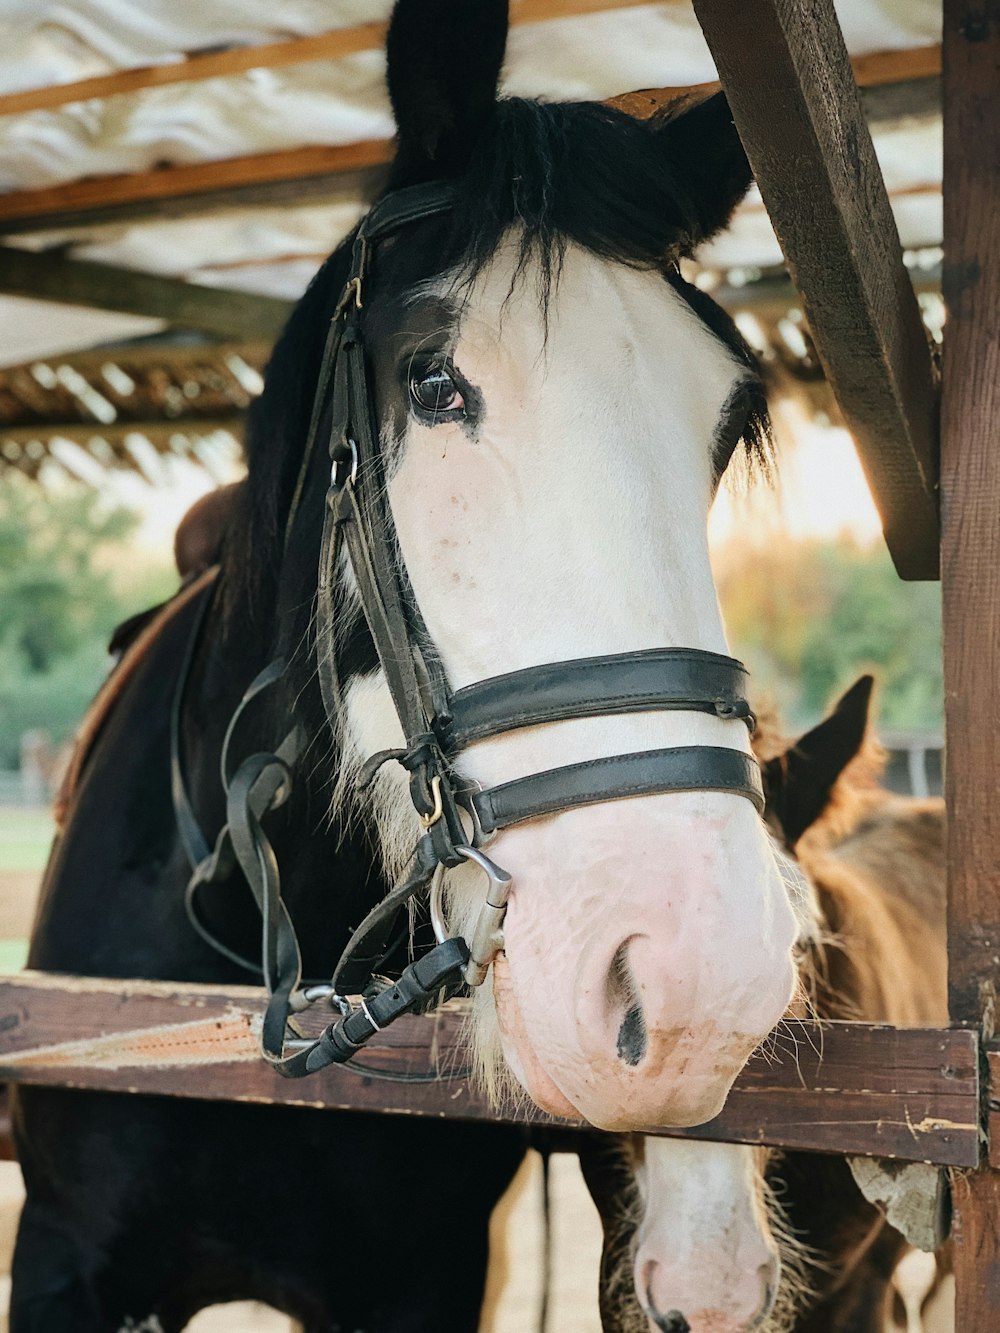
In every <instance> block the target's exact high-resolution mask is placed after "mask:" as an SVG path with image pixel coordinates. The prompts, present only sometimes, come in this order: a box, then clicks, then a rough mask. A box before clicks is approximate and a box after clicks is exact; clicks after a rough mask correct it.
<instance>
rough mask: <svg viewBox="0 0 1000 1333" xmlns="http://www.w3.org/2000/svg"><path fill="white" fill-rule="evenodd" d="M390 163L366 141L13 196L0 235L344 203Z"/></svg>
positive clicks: (4, 198)
mask: <svg viewBox="0 0 1000 1333" xmlns="http://www.w3.org/2000/svg"><path fill="white" fill-rule="evenodd" d="M391 156H392V143H391V141H390V140H388V139H364V140H360V141H359V142H357V143H349V144H341V145H339V146H336V147H332V148H328V147H311V148H290V149H286V150H283V151H281V152H273V153H253V154H251V155H250V156H248V157H233V158H226V159H224V160H223V161H219V162H194V163H188V164H186V165H183V166H177V167H160V168H157V169H155V170H153V171H140V172H135V173H132V174H126V175H120V176H94V177H87V178H86V179H83V180H77V181H69V182H68V183H67V184H65V185H52V186H46V187H44V188H42V189H39V190H18V191H15V192H13V193H11V194H5V195H0V234H4V233H6V234H10V233H11V232H28V231H44V230H51V228H53V227H55V226H59V227H75V226H84V225H90V224H94V223H98V222H100V223H104V222H120V221H131V220H135V219H137V218H142V217H147V218H148V217H180V216H188V215H190V214H192V213H200V212H214V211H216V210H218V209H221V208H233V207H240V208H242V207H246V206H248V205H251V204H261V203H268V204H275V203H285V202H288V201H294V202H296V203H301V202H304V201H308V200H317V199H319V200H322V201H323V202H326V203H339V202H350V201H354V200H356V199H361V198H364V197H365V196H366V195H367V194H369V193H370V192H371V190H372V189H373V188H374V186H375V183H376V182H377V180H378V168H379V167H381V166H383V165H384V164H385V163H386V162H388V161H389V159H390V158H391ZM57 218H58V219H59V221H58V222H57V221H56V219H57Z"/></svg>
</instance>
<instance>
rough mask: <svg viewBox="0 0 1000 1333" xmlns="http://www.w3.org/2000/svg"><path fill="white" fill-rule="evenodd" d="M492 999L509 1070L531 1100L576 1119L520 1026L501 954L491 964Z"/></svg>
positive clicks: (505, 962)
mask: <svg viewBox="0 0 1000 1333" xmlns="http://www.w3.org/2000/svg"><path fill="white" fill-rule="evenodd" d="M493 1001H494V1004H495V1005H496V1014H497V1026H498V1027H499V1029H500V1040H501V1043H502V1045H503V1053H504V1058H505V1060H506V1061H507V1065H508V1067H509V1069H510V1072H511V1073H512V1074H513V1075H514V1077H515V1078H516V1079H517V1081H518V1083H520V1085H521V1087H522V1088H523V1089H524V1091H525V1092H526V1093H527V1094H528V1096H529V1097H530V1098H531V1100H532V1101H533V1102H534V1103H535V1105H536V1106H538V1107H540V1108H541V1110H543V1111H547V1112H548V1113H549V1115H557V1116H561V1117H562V1118H563V1119H565V1120H579V1119H581V1118H582V1117H581V1116H580V1112H579V1111H578V1110H577V1108H576V1107H575V1106H574V1105H573V1103H572V1102H571V1101H569V1099H568V1098H567V1097H565V1096H564V1095H563V1093H562V1092H560V1090H559V1089H558V1088H557V1087H556V1085H555V1083H553V1081H552V1079H551V1078H550V1077H549V1075H548V1074H547V1073H546V1071H545V1070H544V1069H543V1067H542V1065H541V1063H540V1061H539V1059H538V1057H537V1055H536V1054H535V1052H534V1049H533V1047H532V1045H531V1042H530V1041H529V1040H528V1035H527V1033H526V1031H525V1028H524V1019H523V1017H522V1016H521V1009H520V1006H519V1005H518V1003H517V997H516V995H515V994H514V988H513V986H512V985H511V979H510V968H509V966H508V964H507V957H506V955H505V954H502V953H501V954H500V955H499V956H498V957H497V959H496V960H495V962H494V964H493Z"/></svg>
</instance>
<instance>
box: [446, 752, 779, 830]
mask: <svg viewBox="0 0 1000 1333" xmlns="http://www.w3.org/2000/svg"><path fill="white" fill-rule="evenodd" d="M679 791H718V792H726V793H729V794H731V795H734V796H745V797H746V799H747V800H748V801H750V802H751V803H752V805H753V806H754V809H755V810H756V811H757V813H758V814H760V813H761V812H762V811H763V809H764V792H763V788H762V786H761V780H760V768H759V767H758V764H757V761H756V760H755V759H754V758H753V756H752V755H748V754H744V753H743V751H742V750H729V749H725V748H722V747H719V746H712V745H678V746H672V747H671V748H669V749H665V750H640V751H637V752H636V753H635V754H618V755H612V756H611V757H610V758H607V759H591V760H588V761H587V762H586V763H582V764H567V765H566V766H565V767H563V768H550V769H547V770H546V771H545V772H544V773H533V774H531V776H530V777H526V778H517V779H515V780H514V781H513V782H504V783H501V784H500V785H499V786H496V787H490V788H488V789H487V790H486V791H482V792H477V793H475V795H473V797H472V803H473V805H474V806H475V808H476V814H477V815H478V817H479V823H480V826H481V827H482V830H483V832H484V833H493V832H495V831H496V830H497V829H504V828H509V827H510V825H511V824H521V823H523V822H524V821H525V820H528V819H537V818H538V817H539V816H541V815H551V814H555V813H556V812H558V811H561V810H569V809H571V808H572V807H574V806H579V805H593V804H595V803H596V802H598V801H617V800H622V799H624V798H625V797H628V796H649V795H652V794H653V793H656V792H679Z"/></svg>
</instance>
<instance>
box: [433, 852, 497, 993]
mask: <svg viewBox="0 0 1000 1333" xmlns="http://www.w3.org/2000/svg"><path fill="white" fill-rule="evenodd" d="M455 851H456V852H458V854H459V856H461V857H464V859H465V860H466V861H471V862H472V863H473V864H474V865H477V866H478V867H479V869H480V870H481V871H482V872H483V874H484V875H485V876H486V878H487V879H488V880H489V888H488V889H487V890H486V901H485V902H484V903H483V905H482V907H481V908H480V909H479V915H478V916H477V917H476V924H475V925H474V926H473V928H472V937H471V939H470V940H469V941H468V944H469V961H468V962H467V963H466V965H465V967H464V968H463V969H462V980H463V981H464V982H465V983H466V985H467V986H481V985H482V984H483V982H484V981H485V980H486V974H487V973H488V972H489V970H490V964H491V963H492V962H493V960H494V958H496V956H497V954H498V953H499V952H500V951H501V949H502V948H503V919H504V916H505V915H506V912H507V899H508V898H509V897H510V890H511V886H512V884H513V882H514V881H513V879H512V878H511V876H510V875H509V874H508V873H507V871H506V870H503V869H502V868H501V867H500V866H498V865H497V864H496V862H495V861H491V860H490V858H489V857H488V856H484V855H483V853H482V852H481V851H479V850H478V849H477V848H475V847H465V846H461V845H460V846H457V847H456V848H455ZM444 872H445V867H444V866H443V865H438V866H436V867H435V870H434V877H433V879H432V880H431V891H430V913H431V925H432V926H433V928H434V938H435V939H436V940H437V942H438V944H443V943H444V942H445V940H447V939H448V938H449V934H448V923H447V922H446V921H445V918H444Z"/></svg>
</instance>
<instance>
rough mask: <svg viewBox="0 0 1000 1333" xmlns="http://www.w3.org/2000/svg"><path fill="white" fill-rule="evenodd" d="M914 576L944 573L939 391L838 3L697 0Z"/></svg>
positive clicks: (871, 476)
mask: <svg viewBox="0 0 1000 1333" xmlns="http://www.w3.org/2000/svg"><path fill="white" fill-rule="evenodd" d="M694 8H695V12H696V14H697V16H698V20H699V22H700V23H701V26H702V29H703V31H704V33H705V37H706V39H707V41H708V44H709V47H710V48H711V51H712V55H713V56H714V57H715V62H716V65H717V67H718V70H719V75H720V77H721V79H722V82H723V86H724V87H725V89H726V92H727V93H728V95H729V101H730V104H731V106H732V110H733V117H734V119H735V121H736V125H737V128H738V129H739V131H740V135H741V137H742V139H743V143H744V146H745V148H746V151H747V156H748V157H749V159H750V163H751V165H752V166H753V169H754V173H755V175H756V177H757V181H758V184H759V186H760V191H761V195H762V196H763V199H764V203H765V204H766V206H767V210H768V213H769V214H770V216H771V221H772V223H773V224H774V229H775V231H776V233H777V235H778V240H779V241H780V242H781V247H782V250H783V251H784V254H785V258H786V260H787V262H788V266H789V269H790V271H791V274H792V277H793V279H794V281H795V284H796V286H797V287H798V289H799V291H800V292H801V294H802V299H803V304H804V306H805V311H806V315H807V317H808V320H809V328H810V332H811V334H812V337H813V341H814V343H815V346H816V350H817V353H818V354H819V358H820V360H821V362H822V364H823V368H824V370H825V371H826V374H827V378H828V379H829V381H830V384H831V387H832V388H833V391H834V393H835V395H836V397H837V402H838V403H839V405H840V408H841V411H842V413H843V415H844V419H845V421H846V422H847V425H848V426H849V428H850V430H851V433H852V434H853V436H854V439H855V442H856V444H857V446H858V452H859V454H860V455H861V461H862V464H863V466H864V469H865V474H866V476H867V478H868V483H869V485H870V487H871V490H872V493H873V495H874V498H875V502H876V504H877V505H878V509H879V512H880V514H881V516H882V525H883V529H884V531H885V536H886V541H887V542H888V545H889V550H890V552H891V553H892V557H893V560H894V562H895V565H896V568H897V570H898V571H899V573H900V574H901V575H902V577H904V578H911V579H914V578H934V577H935V576H936V574H937V569H938V519H937V504H936V485H937V396H936V389H935V382H934V375H933V372H932V364H931V354H930V349H929V347H928V344H927V339H926V336H925V334H924V330H923V326H922V324H921V320H920V312H919V309H918V306H917V302H916V298H915V296H914V293H913V288H912V286H911V284H910V279H909V276H908V274H907V272H906V269H905V267H904V265H903V258H902V252H901V250H900V245H899V237H898V234H897V232H896V225H895V221H894V219H893V216H892V209H891V208H890V206H889V199H888V195H887V194H886V190H885V184H884V182H883V180H882V173H881V171H880V170H879V165H878V161H877V159H876V157H875V150H874V148H873V147H872V141H871V136H870V135H869V133H868V129H867V126H866V124H865V118H864V112H863V109H862V103H861V97H860V94H859V92H858V88H857V84H856V82H855V79H854V76H853V74H852V72H851V63H850V60H849V58H848V55H847V49H846V47H845V45H844V39H843V34H842V33H841V31H840V26H839V24H838V22H837V16H836V13H835V10H834V7H833V0H740V3H739V4H733V3H731V0H694Z"/></svg>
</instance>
